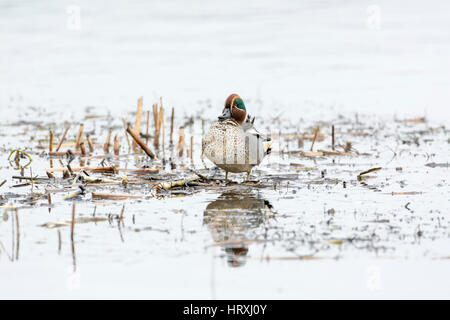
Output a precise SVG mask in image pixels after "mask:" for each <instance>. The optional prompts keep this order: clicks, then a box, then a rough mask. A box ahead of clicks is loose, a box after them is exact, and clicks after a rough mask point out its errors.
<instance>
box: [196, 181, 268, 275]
mask: <svg viewBox="0 0 450 320" xmlns="http://www.w3.org/2000/svg"><path fill="white" fill-rule="evenodd" d="M271 209H272V206H271V204H270V203H269V201H267V200H264V199H262V198H261V197H259V196H258V195H256V194H254V193H253V192H251V191H245V192H242V191H241V190H239V191H228V192H224V193H222V194H221V195H220V196H219V198H218V199H217V200H215V201H213V202H211V203H210V204H208V206H207V207H206V209H205V211H204V213H203V224H204V225H206V226H207V228H208V229H209V231H210V232H211V235H212V238H213V240H214V242H215V243H217V244H219V245H221V247H222V249H224V251H225V254H226V257H227V261H228V265H229V266H231V267H240V266H243V265H245V262H246V257H247V254H248V245H247V243H248V240H254V239H255V238H256V236H257V235H258V229H259V227H260V226H262V225H264V222H265V221H266V219H267V218H268V217H269V216H270V215H272V214H273V212H272V211H271Z"/></svg>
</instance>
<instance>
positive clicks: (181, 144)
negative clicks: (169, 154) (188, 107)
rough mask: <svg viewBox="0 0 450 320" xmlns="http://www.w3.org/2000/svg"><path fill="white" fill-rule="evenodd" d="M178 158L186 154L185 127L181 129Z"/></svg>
mask: <svg viewBox="0 0 450 320" xmlns="http://www.w3.org/2000/svg"><path fill="white" fill-rule="evenodd" d="M177 149H178V156H180V157H182V156H183V153H184V127H180V137H179V138H178V144H177Z"/></svg>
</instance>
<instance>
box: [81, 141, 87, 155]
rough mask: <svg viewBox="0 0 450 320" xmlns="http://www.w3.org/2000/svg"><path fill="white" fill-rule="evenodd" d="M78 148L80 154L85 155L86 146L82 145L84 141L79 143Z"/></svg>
mask: <svg viewBox="0 0 450 320" xmlns="http://www.w3.org/2000/svg"><path fill="white" fill-rule="evenodd" d="M80 149H81V154H82V155H83V156H85V155H86V148H85V147H84V142H81V143H80Z"/></svg>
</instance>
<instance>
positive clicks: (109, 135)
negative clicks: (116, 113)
mask: <svg viewBox="0 0 450 320" xmlns="http://www.w3.org/2000/svg"><path fill="white" fill-rule="evenodd" d="M110 140H111V129H109V131H108V136H107V137H106V142H105V144H104V145H103V151H105V153H109V145H110V143H109V142H110Z"/></svg>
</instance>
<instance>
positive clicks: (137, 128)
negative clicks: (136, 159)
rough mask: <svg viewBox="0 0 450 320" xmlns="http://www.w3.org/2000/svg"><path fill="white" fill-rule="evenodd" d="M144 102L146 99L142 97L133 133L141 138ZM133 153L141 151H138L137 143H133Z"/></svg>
mask: <svg viewBox="0 0 450 320" xmlns="http://www.w3.org/2000/svg"><path fill="white" fill-rule="evenodd" d="M143 101H144V97H140V98H139V99H138V103H137V110H136V121H135V122H134V128H133V131H134V133H135V134H136V135H137V136H139V134H140V132H141V118H142V105H143ZM133 151H134V152H138V151H139V150H138V149H137V144H136V142H135V141H133Z"/></svg>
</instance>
